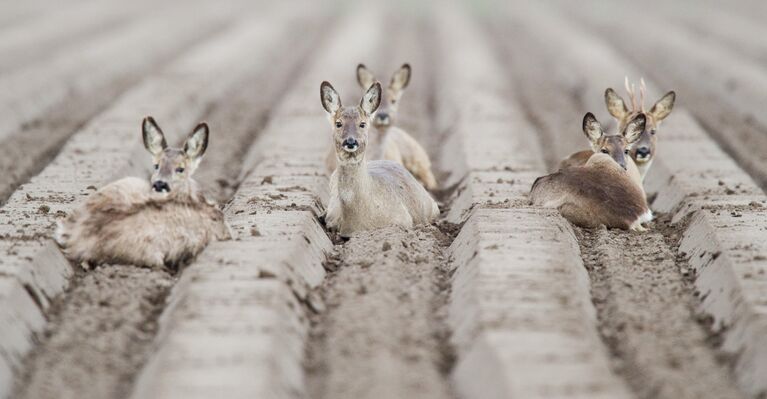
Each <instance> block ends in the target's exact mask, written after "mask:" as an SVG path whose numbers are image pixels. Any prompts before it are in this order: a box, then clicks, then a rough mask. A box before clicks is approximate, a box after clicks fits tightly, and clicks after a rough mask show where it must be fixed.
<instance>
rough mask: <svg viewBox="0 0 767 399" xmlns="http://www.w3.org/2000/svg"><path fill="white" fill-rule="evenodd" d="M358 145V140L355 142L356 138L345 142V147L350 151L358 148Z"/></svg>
mask: <svg viewBox="0 0 767 399" xmlns="http://www.w3.org/2000/svg"><path fill="white" fill-rule="evenodd" d="M357 145H358V143H357V140H355V139H354V138H351V137H349V138H348V139H346V140H344V147H346V148H348V149H350V150H353V149H355V148H357Z"/></svg>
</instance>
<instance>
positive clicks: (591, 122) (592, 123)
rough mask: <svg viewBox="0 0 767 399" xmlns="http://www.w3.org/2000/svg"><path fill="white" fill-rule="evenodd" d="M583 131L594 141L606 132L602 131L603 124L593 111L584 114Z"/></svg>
mask: <svg viewBox="0 0 767 399" xmlns="http://www.w3.org/2000/svg"><path fill="white" fill-rule="evenodd" d="M583 133H585V134H586V137H587V138H588V139H589V141H591V142H592V143H593V142H596V141H597V140H599V138H600V137H602V135H603V134H604V132H603V131H602V125H601V124H600V123H599V121H598V120H597V118H596V117H595V116H594V114H592V113H591V112H588V113H586V115H584V116H583Z"/></svg>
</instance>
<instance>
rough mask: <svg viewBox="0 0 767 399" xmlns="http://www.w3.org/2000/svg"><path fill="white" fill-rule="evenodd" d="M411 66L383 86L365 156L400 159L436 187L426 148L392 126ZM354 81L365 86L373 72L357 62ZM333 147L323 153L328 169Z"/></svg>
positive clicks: (428, 185) (431, 187)
mask: <svg viewBox="0 0 767 399" xmlns="http://www.w3.org/2000/svg"><path fill="white" fill-rule="evenodd" d="M411 75H412V69H411V68H410V65H409V64H404V65H402V66H401V67H400V68H399V69H398V70H397V71H395V72H394V74H393V75H392V78H391V80H390V82H389V85H388V86H387V87H386V88H385V89H384V91H383V95H382V98H381V105H380V106H379V107H378V110H376V113H375V116H374V117H373V120H372V123H373V127H374V131H373V134H370V136H369V142H368V150H367V158H368V159H369V160H378V159H387V160H390V161H394V162H397V163H400V164H402V165H404V166H405V168H406V169H407V170H408V171H410V173H412V174H413V176H415V178H416V179H418V181H420V182H421V184H423V185H424V187H426V189H427V190H434V189H436V188H437V180H436V179H435V178H434V174H433V173H432V170H431V160H430V159H429V155H428V154H427V153H426V150H424V149H423V147H422V146H421V145H420V144H418V141H416V140H415V139H414V138H413V137H412V136H410V135H409V134H408V133H407V132H406V131H404V130H403V129H401V128H399V127H397V126H394V124H395V122H396V120H397V113H398V110H399V103H400V100H401V98H402V94H403V93H404V91H405V88H407V86H408V84H409V83H410V76H411ZM357 82H358V83H359V85H360V87H362V88H363V90H367V89H368V88H369V87H370V86H371V85H373V83H374V82H376V78H375V75H374V74H373V72H372V71H370V69H368V68H367V67H366V66H365V65H363V64H359V65H358V66H357ZM335 155H336V154H335V148H330V151H329V152H328V154H327V156H326V158H325V159H326V162H325V164H326V167H327V170H328V172H332V171H333V170H335V168H336V156H335Z"/></svg>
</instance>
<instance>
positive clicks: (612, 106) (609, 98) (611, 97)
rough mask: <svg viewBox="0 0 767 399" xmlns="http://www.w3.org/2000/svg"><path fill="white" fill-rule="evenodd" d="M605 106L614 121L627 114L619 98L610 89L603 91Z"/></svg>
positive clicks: (626, 109) (627, 110) (624, 105)
mask: <svg viewBox="0 0 767 399" xmlns="http://www.w3.org/2000/svg"><path fill="white" fill-rule="evenodd" d="M605 105H607V111H608V112H609V113H610V115H612V116H613V117H614V118H615V119H623V117H624V116H626V114H628V112H629V109H628V108H627V107H626V103H624V102H623V99H622V98H621V96H619V95H618V93H616V92H615V90H613V89H611V88H610V89H607V90H605Z"/></svg>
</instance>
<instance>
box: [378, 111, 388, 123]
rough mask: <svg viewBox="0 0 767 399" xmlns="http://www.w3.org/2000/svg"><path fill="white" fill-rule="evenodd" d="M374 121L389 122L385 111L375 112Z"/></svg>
mask: <svg viewBox="0 0 767 399" xmlns="http://www.w3.org/2000/svg"><path fill="white" fill-rule="evenodd" d="M376 121H378V122H381V123H387V122H389V114H388V113H386V112H380V111H379V112H377V113H376Z"/></svg>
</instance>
